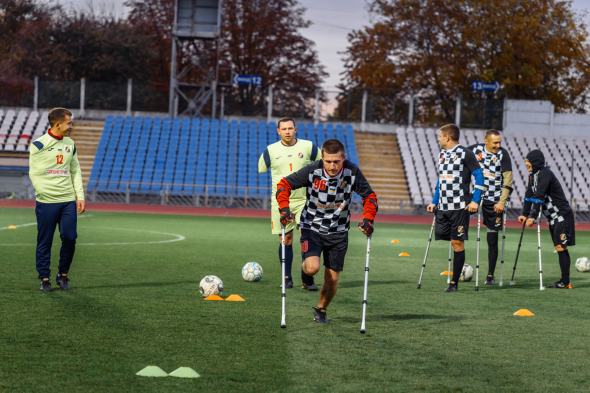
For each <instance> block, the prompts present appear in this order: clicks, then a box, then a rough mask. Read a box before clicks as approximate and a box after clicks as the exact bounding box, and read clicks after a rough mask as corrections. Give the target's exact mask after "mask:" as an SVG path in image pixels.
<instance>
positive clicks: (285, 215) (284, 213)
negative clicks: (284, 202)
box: [279, 207, 295, 227]
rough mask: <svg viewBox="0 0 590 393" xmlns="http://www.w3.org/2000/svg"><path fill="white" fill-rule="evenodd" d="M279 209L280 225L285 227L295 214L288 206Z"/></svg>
mask: <svg viewBox="0 0 590 393" xmlns="http://www.w3.org/2000/svg"><path fill="white" fill-rule="evenodd" d="M279 211H280V212H281V225H282V226H284V227H286V226H287V225H289V224H290V223H291V222H292V221H293V220H294V219H295V215H294V214H293V213H291V210H290V209H289V207H284V208H282V209H281V210H279Z"/></svg>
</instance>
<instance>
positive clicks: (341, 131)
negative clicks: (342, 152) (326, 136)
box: [336, 124, 348, 152]
mask: <svg viewBox="0 0 590 393" xmlns="http://www.w3.org/2000/svg"><path fill="white" fill-rule="evenodd" d="M336 139H338V140H339V141H340V142H342V143H344V147H345V148H346V151H347V152H348V143H347V142H346V138H345V137H344V127H342V124H338V125H336Z"/></svg>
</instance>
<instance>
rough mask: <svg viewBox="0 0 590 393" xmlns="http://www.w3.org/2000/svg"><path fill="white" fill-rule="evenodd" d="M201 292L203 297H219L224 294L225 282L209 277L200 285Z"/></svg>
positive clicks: (215, 277)
mask: <svg viewBox="0 0 590 393" xmlns="http://www.w3.org/2000/svg"><path fill="white" fill-rule="evenodd" d="M199 292H201V295H203V297H208V296H211V295H219V296H221V294H222V293H223V281H221V280H220V279H219V277H217V276H207V277H205V278H204V279H202V280H201V283H200V284H199Z"/></svg>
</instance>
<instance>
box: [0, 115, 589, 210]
mask: <svg viewBox="0 0 590 393" xmlns="http://www.w3.org/2000/svg"><path fill="white" fill-rule="evenodd" d="M47 115H48V113H47V112H42V113H39V112H38V111H30V112H29V111H25V110H20V111H15V110H12V109H0V150H1V152H0V153H2V154H4V153H6V154H7V155H11V154H12V155H14V154H25V156H26V154H28V153H27V152H28V150H29V145H30V143H31V142H32V141H34V140H35V139H37V138H39V137H41V136H42V135H43V134H44V133H45V132H47V129H48V128H49V124H48V120H47ZM90 123H91V122H90ZM90 123H89V124H85V123H82V122H76V123H75V128H74V131H73V134H72V137H73V138H74V140H75V141H76V145H77V146H79V149H78V155H79V160H80V163H81V165H82V166H83V172H84V179H85V181H86V176H88V178H87V179H88V183H87V190H88V191H89V192H92V191H94V190H96V191H97V192H101V193H125V192H126V191H127V187H129V192H131V193H137V194H142V193H143V194H160V193H165V194H167V195H168V194H170V195H194V194H200V195H203V194H205V193H206V194H207V195H211V196H221V197H224V196H236V197H253V198H263V197H265V196H267V195H268V192H269V189H270V173H269V172H267V173H265V174H258V170H257V165H258V158H259V157H260V154H261V153H262V151H264V149H265V148H266V146H267V145H268V144H271V143H274V142H276V141H278V135H277V133H276V123H274V122H270V123H267V122H265V121H260V122H256V121H245V120H242V121H231V122H229V121H227V120H221V121H219V120H208V119H203V120H200V119H179V118H176V119H174V120H172V119H170V118H166V117H164V118H162V117H154V118H151V117H135V118H133V117H131V116H128V117H122V116H117V117H114V116H108V117H107V118H106V120H105V122H104V123H102V122H101V123H99V124H100V127H101V128H100V129H97V127H98V123H97V124H90ZM78 128H79V129H80V131H76V130H77V129H78ZM298 130H299V131H298V133H299V134H298V136H299V137H301V138H304V139H308V140H311V141H313V142H314V143H315V144H316V145H317V146H318V147H319V146H321V144H322V143H323V142H324V141H325V140H326V139H328V138H334V137H336V138H338V139H339V140H341V141H343V142H344V144H345V146H346V150H347V156H348V159H350V160H351V161H352V162H354V163H356V164H357V165H359V153H360V152H362V154H363V160H361V162H362V163H363V166H362V167H361V168H362V169H363V172H366V176H367V178H369V180H370V181H371V182H374V187H375V189H376V190H378V191H379V195H380V201H381V200H382V198H383V200H385V199H387V198H389V199H391V200H403V199H404V198H407V199H409V200H411V201H413V203H414V204H415V205H424V204H428V203H429V202H430V201H431V199H432V191H433V187H434V186H435V184H436V157H437V156H438V154H439V145H438V141H437V139H438V130H437V129H434V128H420V127H418V128H412V127H409V128H405V127H398V128H397V130H396V134H383V135H379V134H371V133H363V132H357V133H356V136H355V132H354V131H353V127H352V125H350V124H347V125H342V124H330V123H328V124H321V123H320V124H317V125H314V124H313V123H300V124H298ZM75 132H78V134H75ZM484 133H485V131H484V130H471V129H463V130H462V133H461V139H460V143H461V144H463V145H466V146H468V145H472V144H474V143H477V142H482V141H483V135H484ZM76 135H79V136H76ZM85 143H86V144H87V145H85ZM357 143H358V144H359V146H358V148H357ZM502 146H503V147H504V148H505V149H507V150H508V152H509V153H510V156H511V157H512V164H513V173H514V180H515V183H514V192H513V194H512V197H511V203H512V207H513V208H517V209H518V208H520V207H521V206H522V199H523V198H524V193H525V188H526V182H527V179H528V172H527V170H526V167H525V165H524V156H525V155H526V154H527V153H528V152H529V151H530V150H532V149H540V150H541V151H543V152H544V153H545V157H546V159H547V164H548V165H549V167H550V168H551V169H552V170H553V171H554V172H555V174H556V175H557V177H558V178H559V179H560V181H561V183H562V185H563V187H564V189H565V190H566V194H567V196H568V197H569V189H570V186H571V179H572V176H571V175H572V168H571V155H572V154H573V156H574V158H575V163H574V168H573V173H574V176H573V199H574V200H575V205H576V210H578V211H585V212H587V211H588V207H589V206H588V201H589V200H590V188H589V184H590V175H589V174H590V164H589V161H588V160H587V159H586V157H590V138H588V137H555V138H554V137H547V136H543V137H541V136H533V135H529V134H525V133H523V134H516V135H503V143H502ZM389 150H397V151H399V155H400V156H401V159H400V161H399V163H398V161H396V160H397V158H396V157H397V153H396V154H387V152H388V151H389ZM368 157H369V158H368ZM379 159H382V160H383V165H380V163H379ZM390 161H391V162H390ZM402 164H403V170H404V173H405V179H404V176H402V175H400V174H399V173H397V172H398V171H399V169H400V168H399V167H401V166H402ZM88 174H89V175H88ZM369 174H370V175H369ZM404 182H405V183H406V184H403V183H404ZM398 183H399V184H398ZM402 186H403V187H402ZM406 188H407V191H408V193H409V194H408V195H407V196H405V195H406V194H405V192H406V191H405V189H406ZM381 196H382V197H381ZM355 201H356V202H358V201H360V199H359V198H358V197H356V199H355Z"/></svg>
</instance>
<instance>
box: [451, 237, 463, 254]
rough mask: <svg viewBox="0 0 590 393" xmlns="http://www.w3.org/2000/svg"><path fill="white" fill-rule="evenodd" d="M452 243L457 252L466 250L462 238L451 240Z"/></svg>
mask: <svg viewBox="0 0 590 393" xmlns="http://www.w3.org/2000/svg"><path fill="white" fill-rule="evenodd" d="M451 244H452V245H453V251H455V252H461V251H463V250H465V243H464V242H463V241H462V240H451Z"/></svg>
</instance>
